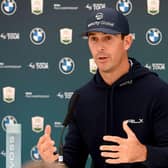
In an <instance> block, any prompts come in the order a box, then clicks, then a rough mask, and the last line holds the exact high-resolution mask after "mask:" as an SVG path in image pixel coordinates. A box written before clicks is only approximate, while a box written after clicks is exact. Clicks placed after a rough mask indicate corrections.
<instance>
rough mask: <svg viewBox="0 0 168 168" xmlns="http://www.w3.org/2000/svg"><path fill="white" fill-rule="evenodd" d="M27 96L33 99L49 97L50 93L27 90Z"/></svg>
mask: <svg viewBox="0 0 168 168" xmlns="http://www.w3.org/2000/svg"><path fill="white" fill-rule="evenodd" d="M25 98H29V99H30V98H32V99H49V98H50V95H49V94H45V95H44V94H43V95H42V94H33V93H32V92H25Z"/></svg>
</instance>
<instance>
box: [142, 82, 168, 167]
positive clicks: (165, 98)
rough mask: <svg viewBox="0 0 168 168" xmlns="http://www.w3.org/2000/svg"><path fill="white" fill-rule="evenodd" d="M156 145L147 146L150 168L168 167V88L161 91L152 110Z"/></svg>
mask: <svg viewBox="0 0 168 168" xmlns="http://www.w3.org/2000/svg"><path fill="white" fill-rule="evenodd" d="M152 119H153V134H154V143H153V144H152V145H147V160H146V161H145V162H144V164H145V165H146V166H147V167H148V168H167V167H168V86H167V85H165V86H164V87H163V88H162V89H160V92H159V96H158V97H157V103H155V105H154V107H153V110H152Z"/></svg>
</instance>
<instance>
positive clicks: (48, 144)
mask: <svg viewBox="0 0 168 168" xmlns="http://www.w3.org/2000/svg"><path fill="white" fill-rule="evenodd" d="M54 144H55V142H54V141H53V140H52V139H51V126H50V125H46V127H45V130H44V135H43V136H41V137H40V139H39V141H38V143H37V149H38V151H39V154H40V156H41V158H42V159H43V160H44V161H46V162H49V163H52V162H54V161H55V160H58V156H59V155H58V154H56V155H54V152H56V150H57V148H56V147H55V146H54Z"/></svg>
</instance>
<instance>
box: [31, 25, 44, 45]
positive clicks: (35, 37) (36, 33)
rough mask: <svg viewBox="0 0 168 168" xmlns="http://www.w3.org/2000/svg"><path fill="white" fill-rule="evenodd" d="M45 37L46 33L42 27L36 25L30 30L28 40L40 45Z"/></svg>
mask: <svg viewBox="0 0 168 168" xmlns="http://www.w3.org/2000/svg"><path fill="white" fill-rule="evenodd" d="M45 39H46V34H45V32H44V30H43V29H42V28H39V27H36V28H34V29H32V30H31V32H30V41H31V42H32V43H33V44H35V45H41V44H42V43H43V42H44V41H45Z"/></svg>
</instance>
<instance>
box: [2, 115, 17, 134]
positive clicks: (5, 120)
mask: <svg viewBox="0 0 168 168" xmlns="http://www.w3.org/2000/svg"><path fill="white" fill-rule="evenodd" d="M8 124H17V120H16V118H15V117H14V116H11V115H7V116H5V117H4V118H3V119H2V122H1V126H2V129H3V130H4V131H6V126H7V125H8Z"/></svg>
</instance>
